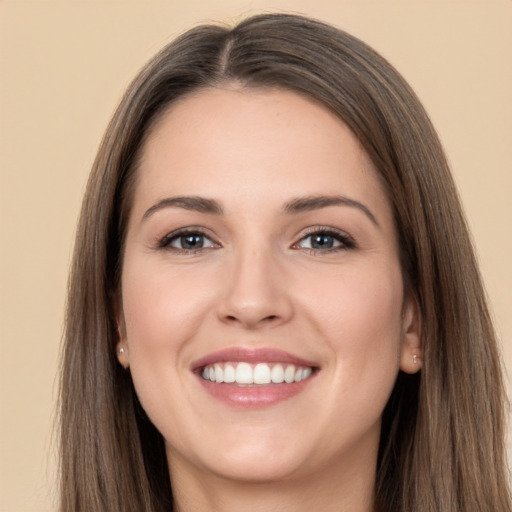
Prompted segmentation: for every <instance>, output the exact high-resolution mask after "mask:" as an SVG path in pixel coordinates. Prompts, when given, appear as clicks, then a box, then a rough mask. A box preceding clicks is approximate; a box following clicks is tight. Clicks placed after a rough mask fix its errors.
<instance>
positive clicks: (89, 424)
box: [60, 14, 512, 512]
mask: <svg viewBox="0 0 512 512" xmlns="http://www.w3.org/2000/svg"><path fill="white" fill-rule="evenodd" d="M222 84H240V85H241V86H243V87H249V88H280V89H287V90H290V91H295V92H297V93H299V94H303V95H306V96H308V97H309V98H313V99H315V100H316V101H319V102H320V103H322V104H323V105H325V106H326V107H327V108H328V109H330V110H331V111H332V112H334V113H335V114H336V115H337V116H338V117H339V118H340V119H342V120H343V121H344V122H345V123H346V124H347V125H348V126H349V128H350V129H351V130H352V131H353V133H354V134H355V136H356V137H357V138H358V139H359V141H360V142H361V144H362V146H363V147H364V149H365V151H366V152H367V153H368V155H369V156H370V158H371V159H372V161H373V163H374V165H375V167H376V169H377V171H378V173H379V176H380V179H381V180H382V182H383V183H384V184H385V187H386V190H387V193H388V196H389V198H390V201H391V204H392V207H393V210H394V217H395V222H396V226H397V231H398V234H399V243H400V247H401V260H402V261H401V262H402V268H403V273H404V276H405V281H406V283H407V286H408V289H409V291H410V292H411V293H414V295H415V297H416V299H417V302H418V305H419V308H420V310H421V316H422V338H423V345H424V347H423V349H424V364H423V369H422V371H421V375H414V376H409V375H405V374H403V373H400V374H399V376H398V378H397V381H396V384H395V387H394V390H393V392H392V395H391V397H390V399H389V402H388V404H387V406H386V409H385V411H384V416H383V426H382V433H381V443H380V449H379V457H378V473H377V485H376V491H375V504H376V508H377V509H378V510H379V512H400V511H402V512H406V511H410V510H414V511H416V512H438V511H439V510H442V511H443V512H481V511H482V510H496V511H506V510H507V511H508V510H511V508H512V505H511V501H510V495H509V491H508V487H507V478H506V470H505V467H506V464H505V455H504V453H505V451H504V432H505V421H504V389H503V382H502V377H501V367H500V359H499V354H498V349H497V343H496V339H495V335H494V331H493V327H492V323H491V320H490V317H489V313H488V310H487V306H486V300H485V293H484V289H483V286H482V281H481V278H480V275H479V271H478V268H477V264H476V259H475V256H474V251H473V248H472V244H471V241H470V237H469V234H468V229H467V226H466V223H465V220H464V216H463V213H462V208H461V206H460V201H459V198H458V196H457V192H456V189H455V186H454V183H453V179H452V178H451V175H450V172H449V168H448V165H447V162H446V158H445V156H444V154H443V151H442V148H441V145H440V143H439V140H438V137H437V135H436V133H435V130H434V128H433V127H432V124H431V123H430V121H429V119H428V116H427V114H426V113H425V111H424V109H423V107H422V106H421V104H420V102H419V100H418V99H417V98H416V96H415V94H414V93H413V92H412V90H411V89H410V87H409V86H408V85H407V84H406V82H405V81H404V80H403V78H402V77H401V76H400V75H399V74H398V73H397V72H396V71H395V70H394V68H392V67H391V66H390V65H389V64H388V63H387V62H386V61H385V60H384V59H383V58H382V57H381V56H379V55H378V54H377V53H376V52H375V51H373V50H372V49H371V48H369V47H368V46H366V45H365V44H364V43H362V42H361V41H359V40H358V39H356V38H354V37H352V36H350V35H348V34H346V33H344V32H342V31H340V30H338V29H336V28H333V27H331V26H328V25H325V24H323V23H321V22H318V21H315V20H311V19H308V18H303V17H299V16H294V15H284V14H271V15H259V16H254V17H251V18H248V19H247V20H245V21H242V22H241V23H240V24H238V25H237V26H235V27H234V28H232V29H228V28H225V27H220V26H213V25H203V26H199V27H197V28H194V29H192V30H190V31H188V32H187V33H185V34H184V35H182V36H181V37H179V38H178V39H176V40H175V41H174V42H172V43H171V44H169V45H168V46H166V47H165V48H164V49H163V50H161V51H160V52H159V53H158V54H157V55H156V56H155V57H154V58H153V59H152V60H151V61H150V62H149V63H148V64H147V65H146V66H145V67H144V69H143V70H142V71H141V72H140V74H139V75H138V76H137V77H136V79H135V80H134V81H133V83H132V84H131V85H130V87H129V88H128V90H127V92H126V94H125V96H124V97H123V99H122V101H121V103H120V105H119V107H118V108H117V110H116V112H115V114H114V116H113V118H112V121H111V122H110V124H109V126H108V128H107V131H106V134H105V136H104V138H103V141H102V143H101V146H100V148H99V151H98V154H97V157H96V160H95V162H94V165H93V169H92V172H91V176H90V178H89V182H88V185H87V191H86V194H85V198H84V202H83V206H82V212H81V216H80V221H79V225H78V231H77V238H76V244H75V251H74V256H73V263H72V269H71V274H70V280H69V290H68V302H67V316H66V327H65V333H64V346H63V358H62V377H61V395H60V421H61V511H62V512H64V511H65V512H82V511H91V510H94V511H95V512H107V511H109V512H110V511H112V510H116V511H119V512H121V511H126V512H128V511H132V510H137V511H140V512H161V511H162V512H163V511H164V510H170V508H171V507H172V489H171V484H170V480H169V473H168V469H167V461H166V456H165V449H164V441H163V439H162V436H161V435H160V434H159V432H158V431H157V430H156V428H155V427H154V426H153V425H152V424H151V422H150V421H149V419H148V418H147V416H146V414H145V413H144V411H143V410H142V408H141V406H140V405H139V403H138V400H137V397H136V394H135V391H134V388H133V384H132V381H131V377H130V373H129V371H126V370H124V369H123V368H122V367H121V366H120V365H119V364H118V362H117V360H116V357H115V345H116V343H117V341H118V333H117V316H118V315H117V309H118V308H119V305H118V304H117V301H118V300H119V299H118V297H119V289H120V283H121V270H122V256H123V250H124V248H123V246H124V239H125V234H126V229H127V223H128V216H129V213H130V208H131V204H132V200H133V193H134V190H135V187H136V182H137V176H138V172H137V171H138V167H139V164H140V156H141V150H142V148H143V147H144V143H145V140H146V139H147V137H148V134H149V133H150V132H151V130H152V128H153V127H154V126H155V123H157V122H158V119H159V118H160V117H161V116H162V115H163V114H164V112H165V111H166V109H167V108H168V107H169V106H170V105H172V104H174V103H175V102H176V101H180V100H181V99H183V98H185V97H187V96H188V95H190V94H192V93H194V92H196V91H199V90H201V89H205V88H212V87H219V86H221V85H222Z"/></svg>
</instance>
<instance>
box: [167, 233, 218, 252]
mask: <svg viewBox="0 0 512 512" xmlns="http://www.w3.org/2000/svg"><path fill="white" fill-rule="evenodd" d="M194 235H195V236H201V237H203V238H204V239H208V240H210V242H211V244H212V245H211V246H209V247H199V248H197V249H185V248H179V247H172V246H171V244H172V242H174V241H175V240H178V239H180V238H183V237H186V236H194ZM218 247H220V245H219V244H218V243H217V242H215V241H213V240H212V238H211V237H210V236H208V235H207V234H206V233H204V232H203V231H202V230H201V229H199V228H187V229H181V230H179V231H175V232H173V233H169V234H168V235H165V236H164V237H163V238H162V239H161V240H160V241H159V242H158V248H159V249H166V250H168V251H174V252H178V253H185V254H196V253H198V252H201V251H204V250H207V249H213V248H218Z"/></svg>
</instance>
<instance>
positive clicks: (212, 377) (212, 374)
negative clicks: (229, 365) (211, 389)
mask: <svg viewBox="0 0 512 512" xmlns="http://www.w3.org/2000/svg"><path fill="white" fill-rule="evenodd" d="M208 378H209V379H210V380H211V381H212V382H215V370H214V369H213V367H212V366H210V368H209V369H208Z"/></svg>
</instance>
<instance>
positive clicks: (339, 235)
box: [292, 226, 357, 254]
mask: <svg viewBox="0 0 512 512" xmlns="http://www.w3.org/2000/svg"><path fill="white" fill-rule="evenodd" d="M314 235H317V236H318V235H323V236H326V237H332V238H333V239H334V240H335V241H336V242H339V243H340V245H339V246H336V247H328V248H326V249H319V248H314V247H302V249H305V250H307V251H308V252H310V253H312V254H320V253H323V254H325V253H333V252H339V251H346V250H349V249H355V248H356V247H357V246H356V242H355V240H354V239H353V238H352V237H351V236H350V235H349V234H348V233H345V232H344V231H341V230H338V229H335V228H332V227H327V226H326V227H323V226H316V227H314V228H310V229H309V230H307V231H306V233H305V234H304V235H303V236H302V237H301V238H300V240H299V241H298V242H296V243H295V244H293V246H292V249H301V247H299V244H300V243H301V242H302V241H304V240H306V239H308V238H310V237H312V236H314Z"/></svg>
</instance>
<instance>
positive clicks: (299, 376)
mask: <svg viewBox="0 0 512 512" xmlns="http://www.w3.org/2000/svg"><path fill="white" fill-rule="evenodd" d="M293 380H294V381H295V382H300V381H301V380H302V370H301V369H300V368H297V370H296V372H295V377H294V379H293Z"/></svg>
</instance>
